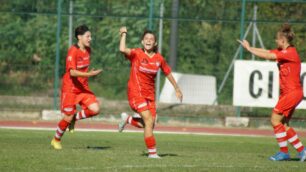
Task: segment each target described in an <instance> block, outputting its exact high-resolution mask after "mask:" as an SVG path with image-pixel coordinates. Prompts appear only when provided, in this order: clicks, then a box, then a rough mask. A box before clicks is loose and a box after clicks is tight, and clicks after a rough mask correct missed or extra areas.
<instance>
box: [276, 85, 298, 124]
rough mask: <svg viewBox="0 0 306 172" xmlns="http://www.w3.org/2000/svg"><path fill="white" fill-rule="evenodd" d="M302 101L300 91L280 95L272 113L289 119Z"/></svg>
mask: <svg viewBox="0 0 306 172" xmlns="http://www.w3.org/2000/svg"><path fill="white" fill-rule="evenodd" d="M302 99H303V91H302V90H297V91H292V92H290V93H288V94H285V95H281V96H280V97H279V99H278V102H277V104H276V106H275V107H274V109H273V112H275V113H277V114H282V115H284V116H285V117H288V118H289V119H290V118H291V115H292V114H293V112H294V110H295V108H296V107H297V106H298V105H299V103H300V102H301V101H302Z"/></svg>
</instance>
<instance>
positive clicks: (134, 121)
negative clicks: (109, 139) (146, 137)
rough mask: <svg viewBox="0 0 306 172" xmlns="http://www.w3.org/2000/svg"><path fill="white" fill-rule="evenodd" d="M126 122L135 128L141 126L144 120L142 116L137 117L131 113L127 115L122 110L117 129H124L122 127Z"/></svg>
mask: <svg viewBox="0 0 306 172" xmlns="http://www.w3.org/2000/svg"><path fill="white" fill-rule="evenodd" d="M126 124H130V125H132V126H134V127H137V128H143V127H144V122H143V119H142V118H139V117H133V116H131V115H128V114H127V113H125V112H123V113H121V121H120V122H119V124H118V131H119V132H122V131H123V130H124V127H125V126H126Z"/></svg>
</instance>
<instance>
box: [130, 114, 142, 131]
mask: <svg viewBox="0 0 306 172" xmlns="http://www.w3.org/2000/svg"><path fill="white" fill-rule="evenodd" d="M137 119H139V118H133V117H131V116H129V117H128V118H127V119H126V122H127V123H128V124H131V125H132V126H134V127H137V128H143V126H142V125H139V122H138V120H137Z"/></svg>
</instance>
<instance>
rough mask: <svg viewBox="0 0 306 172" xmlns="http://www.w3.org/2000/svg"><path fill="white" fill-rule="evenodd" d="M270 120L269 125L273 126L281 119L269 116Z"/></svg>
mask: <svg viewBox="0 0 306 172" xmlns="http://www.w3.org/2000/svg"><path fill="white" fill-rule="evenodd" d="M270 122H271V125H272V126H273V127H274V126H277V125H278V124H280V123H281V121H279V120H277V119H275V118H271V119H270Z"/></svg>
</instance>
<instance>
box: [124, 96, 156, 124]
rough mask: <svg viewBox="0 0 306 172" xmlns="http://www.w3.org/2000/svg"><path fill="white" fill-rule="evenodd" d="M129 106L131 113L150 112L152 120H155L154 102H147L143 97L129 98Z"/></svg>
mask: <svg viewBox="0 0 306 172" xmlns="http://www.w3.org/2000/svg"><path fill="white" fill-rule="evenodd" d="M129 104H130V107H131V108H132V110H133V111H135V112H137V113H140V112H143V111H145V110H150V112H151V114H152V117H153V119H155V118H156V105H155V101H153V100H148V99H146V98H143V97H132V98H129Z"/></svg>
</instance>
